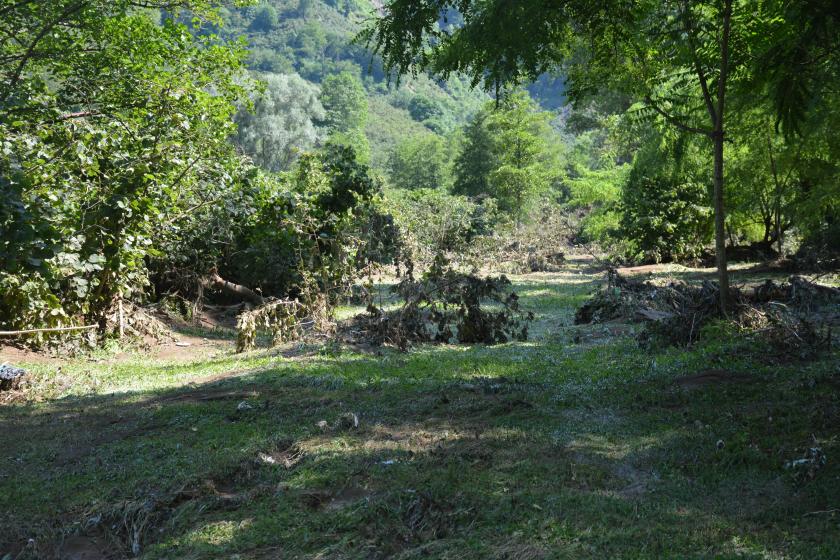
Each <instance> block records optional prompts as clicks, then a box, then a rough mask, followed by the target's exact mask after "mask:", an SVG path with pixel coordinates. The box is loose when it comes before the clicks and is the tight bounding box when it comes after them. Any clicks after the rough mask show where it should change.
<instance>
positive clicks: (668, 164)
mask: <svg viewBox="0 0 840 560" xmlns="http://www.w3.org/2000/svg"><path fill="white" fill-rule="evenodd" d="M666 126H667V125H666ZM692 140H694V141H692ZM696 144H697V142H696V139H695V138H693V136H692V135H686V134H684V133H679V132H676V131H674V130H667V129H666V130H665V131H664V132H660V131H659V130H656V131H655V132H654V133H653V134H650V133H649V134H648V135H647V138H646V142H645V144H644V145H643V147H642V149H641V150H640V151H639V152H638V153H637V154H636V157H635V158H634V161H633V166H632V168H631V170H630V174H629V177H628V178H627V181H626V183H625V184H624V187H623V189H622V191H621V202H620V209H621V222H620V228H619V234H620V235H621V236H622V237H623V238H626V239H628V240H631V241H632V243H631V246H632V247H633V248H634V249H635V250H637V251H638V252H641V253H643V254H644V255H645V257H646V259H647V260H654V261H656V262H661V261H663V260H665V261H667V260H671V259H679V258H692V257H695V258H696V257H698V256H699V255H700V253H701V252H702V250H703V247H704V246H705V244H706V243H708V242H709V240H710V239H711V234H712V230H713V225H712V212H711V208H710V207H709V205H708V198H709V197H708V191H709V183H710V181H709V176H708V175H709V173H708V166H707V165H706V164H707V159H708V158H707V157H704V153H703V151H702V150H701V149H698V146H697V145H696ZM631 256H635V255H631Z"/></svg>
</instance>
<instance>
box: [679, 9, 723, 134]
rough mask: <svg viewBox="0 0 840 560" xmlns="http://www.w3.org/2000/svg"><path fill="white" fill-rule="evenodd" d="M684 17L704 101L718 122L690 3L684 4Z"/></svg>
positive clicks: (713, 121) (713, 119)
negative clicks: (695, 38) (689, 6)
mask: <svg viewBox="0 0 840 560" xmlns="http://www.w3.org/2000/svg"><path fill="white" fill-rule="evenodd" d="M683 12H684V16H683V19H684V20H685V33H686V35H687V36H688V45H689V47H690V48H691V60H692V62H693V63H694V71H695V72H696V73H697V78H698V80H700V90H701V91H702V92H703V101H705V102H706V109H707V110H708V111H709V117H710V118H711V119H712V123H716V122H717V111H715V106H714V102H713V101H712V95H711V93H709V83H708V81H707V79H706V73H705V72H703V66H702V65H701V64H700V58H699V57H698V56H697V45H696V44H695V42H694V35H693V31H694V29H693V27H692V25H691V20H690V16H689V8H688V3H687V2H686V3H684V4H683Z"/></svg>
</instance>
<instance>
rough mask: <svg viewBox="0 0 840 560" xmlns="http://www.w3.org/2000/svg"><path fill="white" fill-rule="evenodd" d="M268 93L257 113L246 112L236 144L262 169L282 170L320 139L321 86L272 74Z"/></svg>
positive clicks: (239, 117)
mask: <svg viewBox="0 0 840 560" xmlns="http://www.w3.org/2000/svg"><path fill="white" fill-rule="evenodd" d="M263 81H264V82H265V92H264V93H263V94H262V95H261V96H259V97H257V99H256V101H255V103H254V110H253V112H251V111H248V110H242V111H240V112H239V114H238V115H237V118H236V121H237V124H238V125H239V129H238V131H237V134H236V142H237V144H238V145H239V146H240V147H241V148H242V150H243V151H244V152H245V153H246V154H248V155H250V156H251V157H252V158H253V159H254V161H255V162H256V163H257V164H258V165H260V166H261V167H263V168H265V169H268V170H271V171H281V170H284V169H288V167H289V166H290V165H291V164H292V163H293V162H294V161H295V159H296V158H297V156H298V153H299V152H301V151H305V150H308V149H309V148H311V147H312V146H314V145H315V144H316V143H317V142H318V140H319V139H320V137H321V136H320V133H319V131H318V129H317V127H316V126H315V123H316V122H317V121H320V120H323V119H324V115H325V112H324V108H323V106H322V105H321V102H320V101H319V100H318V97H319V90H318V87H317V86H315V85H313V84H310V83H309V82H307V81H306V80H304V79H303V78H301V77H300V76H298V75H297V74H268V75H266V76H265V77H264V78H263Z"/></svg>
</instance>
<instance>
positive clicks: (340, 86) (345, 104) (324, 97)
mask: <svg viewBox="0 0 840 560" xmlns="http://www.w3.org/2000/svg"><path fill="white" fill-rule="evenodd" d="M321 103H322V105H323V106H324V111H325V118H324V121H323V122H324V126H325V128H326V129H327V133H328V134H329V142H330V143H331V144H334V145H337V146H349V147H351V148H353V150H354V152H355V154H356V157H358V158H359V162H360V163H365V164H366V163H368V162H369V161H370V144H369V143H368V139H367V137H366V136H365V125H366V124H367V119H368V99H367V92H366V91H365V88H364V86H363V85H362V82H361V80H359V78H357V77H356V76H354V75H353V74H351V73H350V72H348V71H344V72H341V73H340V74H332V75H330V76H327V77H326V78H324V81H323V82H322V84H321Z"/></svg>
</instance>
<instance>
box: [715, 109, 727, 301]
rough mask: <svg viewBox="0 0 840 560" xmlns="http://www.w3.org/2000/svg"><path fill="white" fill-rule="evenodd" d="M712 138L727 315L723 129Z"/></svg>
mask: <svg viewBox="0 0 840 560" xmlns="http://www.w3.org/2000/svg"><path fill="white" fill-rule="evenodd" d="M719 119H720V122H719V126H720V127H721V128H722V126H723V118H722V115H721V116H720V117H719ZM712 140H713V141H714V152H715V177H714V184H715V189H714V207H715V255H716V256H717V272H718V284H719V286H720V310H721V313H723V314H724V315H725V314H726V311H727V309H726V308H727V303H728V299H729V271H728V270H727V263H726V208H725V207H724V205H723V188H724V182H723V142H724V136H723V130H719V131H715V134H714V137H713V138H712Z"/></svg>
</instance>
